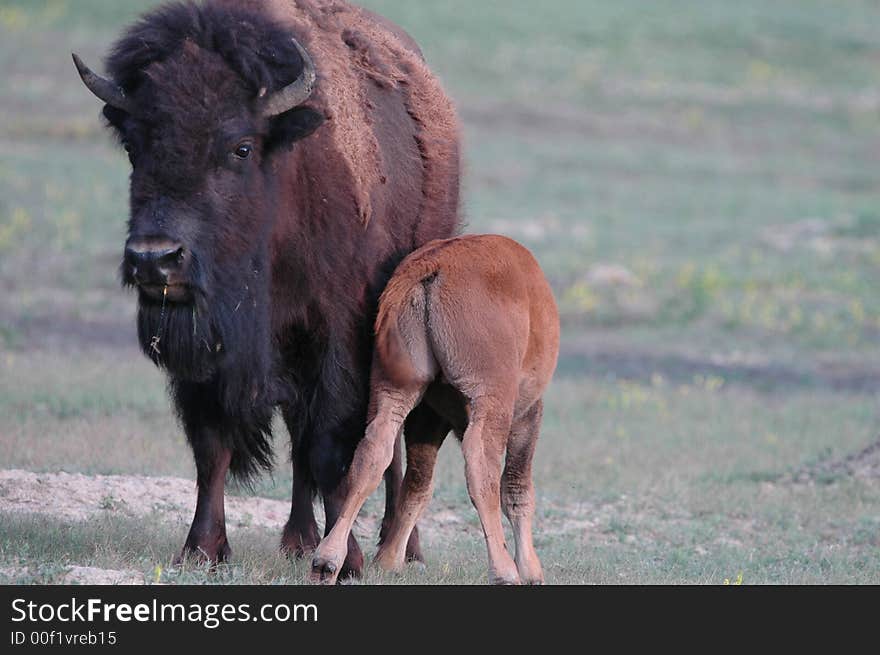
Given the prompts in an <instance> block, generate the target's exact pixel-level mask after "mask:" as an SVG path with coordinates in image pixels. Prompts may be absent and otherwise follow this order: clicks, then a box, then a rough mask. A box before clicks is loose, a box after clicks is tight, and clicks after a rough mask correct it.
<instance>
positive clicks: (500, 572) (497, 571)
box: [489, 562, 520, 585]
mask: <svg viewBox="0 0 880 655" xmlns="http://www.w3.org/2000/svg"><path fill="white" fill-rule="evenodd" d="M510 564H511V566H510V567H509V568H494V567H493V568H490V569H489V583H490V584H495V585H511V584H519V583H520V579H519V573H518V572H517V570H516V567H515V566H513V562H511V563H510Z"/></svg>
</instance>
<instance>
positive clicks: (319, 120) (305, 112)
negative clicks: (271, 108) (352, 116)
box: [265, 105, 325, 153]
mask: <svg viewBox="0 0 880 655" xmlns="http://www.w3.org/2000/svg"><path fill="white" fill-rule="evenodd" d="M324 120H325V119H324V114H322V113H320V112H318V111H316V110H315V109H312V108H311V107H308V106H305V105H302V106H299V107H294V108H293V109H291V110H289V111H286V112H284V113H283V114H279V115H278V116H275V117H274V118H272V120H271V121H270V123H269V134H268V136H267V137H266V140H265V151H266V153H274V152H275V151H277V150H281V149H283V148H289V147H290V146H291V145H293V143H294V142H295V141H299V140H300V139H304V138H306V137H307V136H309V135H310V134H311V133H312V132H314V131H315V130H317V129H318V128H319V127H321V125H322V124H323V122H324Z"/></svg>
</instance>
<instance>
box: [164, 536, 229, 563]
mask: <svg viewBox="0 0 880 655" xmlns="http://www.w3.org/2000/svg"><path fill="white" fill-rule="evenodd" d="M231 557H232V549H231V548H230V547H229V541H228V540H227V539H226V536H225V535H223V536H222V537H219V538H216V539H210V540H201V541H194V540H192V541H191V540H189V539H187V541H186V543H185V544H184V545H183V549H182V550H181V551H180V554H179V555H178V556H177V557H176V558H175V559H174V566H176V567H180V566H183V565H184V564H185V563H187V562H195V564H196V565H199V566H204V565H208V566H210V568H211V569H213V568H214V567H215V566H216V565H217V564H222V563H223V562H227V561H229V559H230V558H231Z"/></svg>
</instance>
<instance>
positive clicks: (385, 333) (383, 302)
mask: <svg viewBox="0 0 880 655" xmlns="http://www.w3.org/2000/svg"><path fill="white" fill-rule="evenodd" d="M420 263H421V264H423V265H422V266H418V265H416V266H409V267H408V268H407V269H406V270H405V271H404V272H403V273H404V274H403V275H398V274H395V276H394V277H393V278H392V279H391V281H390V282H389V283H388V286H387V287H386V288H385V291H384V292H383V293H382V297H381V298H380V300H379V313H378V315H377V317H376V350H375V353H376V354H375V357H376V358H377V361H378V364H379V365H380V366H381V369H382V372H383V373H384V375H385V377H386V378H387V379H388V380H389V381H390V382H392V383H393V384H394V385H395V386H400V387H406V386H410V385H414V384H415V385H424V384H427V383H429V382H431V381H432V380H433V379H434V377H435V376H436V374H437V362H436V360H435V359H434V354H433V352H432V349H431V341H430V338H429V334H428V312H429V306H428V305H429V299H428V293H427V287H428V286H429V285H430V284H431V283H432V282H433V281H434V280H435V279H436V278H437V276H438V272H437V270H436V269H435V268H433V267H432V266H430V263H429V262H413V264H420Z"/></svg>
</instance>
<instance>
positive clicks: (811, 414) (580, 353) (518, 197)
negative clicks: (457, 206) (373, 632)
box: [0, 0, 880, 584]
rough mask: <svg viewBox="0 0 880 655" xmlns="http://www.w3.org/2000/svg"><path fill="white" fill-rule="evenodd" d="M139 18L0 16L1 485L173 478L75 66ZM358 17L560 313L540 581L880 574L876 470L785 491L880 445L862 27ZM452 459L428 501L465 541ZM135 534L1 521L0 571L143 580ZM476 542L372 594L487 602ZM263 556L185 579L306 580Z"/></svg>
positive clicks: (422, 12) (121, 222)
mask: <svg viewBox="0 0 880 655" xmlns="http://www.w3.org/2000/svg"><path fill="white" fill-rule="evenodd" d="M148 4H155V3H144V2H135V1H134V0H124V1H116V2H104V1H99V0H77V1H76V2H73V1H72V0H67V1H64V0H51V1H47V2H42V3H40V2H30V1H27V2H26V1H24V0H15V1H7V2H4V3H2V5H0V70H2V71H3V73H4V74H3V75H0V113H2V115H3V117H4V120H3V121H2V124H0V144H2V146H3V147H4V151H5V153H6V155H7V156H6V157H4V158H3V160H2V161H0V281H2V289H3V292H2V293H0V463H2V466H3V467H4V468H12V467H20V468H27V469H30V470H37V471H56V470H66V471H79V472H85V473H132V474H148V475H178V476H192V463H191V461H190V456H189V453H188V449H187V446H186V443H185V439H184V437H183V435H182V432H181V430H180V428H179V426H177V424H176V423H175V421H174V418H173V416H172V413H171V411H170V408H169V406H168V402H167V399H166V397H165V392H164V381H163V379H162V376H161V375H160V374H159V372H158V371H156V370H155V369H153V368H152V366H151V365H150V364H149V362H147V361H146V360H145V359H144V358H143V357H142V356H141V355H140V354H139V353H138V351H137V348H136V345H135V335H134V324H133V311H134V308H133V299H132V298H131V296H130V295H128V294H125V293H124V292H122V291H121V290H119V288H118V282H117V271H116V269H117V265H118V261H119V256H120V252H121V244H122V241H123V239H124V232H125V219H126V213H127V205H126V203H127V175H128V165H127V162H126V161H125V158H124V156H123V155H122V154H121V153H119V152H118V149H117V148H116V147H115V145H114V144H113V143H112V139H111V137H110V136H109V135H108V134H106V133H105V132H104V130H103V129H102V128H101V124H100V121H99V120H98V109H99V106H98V103H97V102H96V101H95V100H94V98H93V97H92V96H91V95H90V94H89V93H88V92H87V91H86V90H85V89H84V88H82V85H81V84H80V82H79V80H78V79H77V78H76V75H75V73H74V70H73V66H72V64H71V62H70V55H69V53H70V52H71V51H72V50H76V51H77V52H79V53H80V54H81V55H83V56H84V57H85V58H86V59H87V61H89V62H91V63H92V64H93V65H94V66H96V67H100V58H101V56H102V54H103V53H104V52H105V51H106V48H107V46H108V45H109V44H110V43H111V42H112V40H113V38H114V37H115V35H117V34H118V33H119V30H120V29H121V27H122V26H123V25H124V24H126V23H127V22H128V21H130V20H131V19H132V18H133V17H134V16H136V15H137V13H138V11H140V10H141V9H142V8H143V7H144V6H146V5H148ZM365 4H366V5H368V6H369V7H371V8H373V9H375V10H377V11H379V12H381V13H383V14H385V15H387V16H389V17H390V18H392V19H393V20H395V21H397V22H398V23H400V24H401V25H402V26H404V27H405V28H406V29H407V30H408V31H409V32H410V33H411V34H413V36H414V37H416V39H417V40H418V41H419V43H420V44H421V45H422V46H423V49H424V51H425V53H426V56H427V58H428V61H429V63H430V64H431V66H432V68H433V69H434V70H435V71H437V72H438V74H439V75H440V77H441V78H442V79H443V81H444V84H445V85H446V87H447V88H448V90H449V91H450V93H451V95H452V96H453V97H454V98H455V100H456V104H457V106H458V108H459V110H460V113H461V116H462V119H463V124H464V136H465V158H466V178H465V184H464V195H465V213H466V222H467V229H468V230H469V231H474V232H479V231H492V232H503V233H506V234H508V235H510V236H512V237H514V238H516V239H518V240H520V241H522V242H523V243H524V244H526V245H527V246H528V247H530V248H531V249H532V250H533V251H534V253H535V254H536V256H537V257H538V259H539V261H540V262H541V264H542V266H543V267H544V269H545V271H546V272H547V274H548V276H549V278H550V279H551V282H552V284H553V287H554V290H555V292H556V295H557V298H558V300H559V304H560V308H561V310H562V315H563V323H564V325H563V352H562V357H561V359H560V365H559V373H558V375H557V378H556V380H555V382H554V384H553V386H552V387H551V389H550V391H549V392H548V396H547V410H546V416H545V422H544V430H543V432H542V435H541V440H540V446H539V448H538V454H537V457H536V462H535V477H536V484H537V488H538V493H539V518H538V524H537V529H536V539H537V543H538V548H539V552H540V554H541V556H542V558H543V561H544V564H545V568H546V570H547V577H548V580H550V581H553V582H559V583H621V582H622V583H669V582H671V583H721V582H722V581H723V580H724V579H725V578H728V579H731V580H735V579H736V577H737V576H738V574H739V573H742V574H743V582H744V583H745V584H748V583H773V582H776V583H828V582H840V583H875V584H876V583H877V582H880V555H878V552H880V551H878V549H877V545H878V543H880V536H878V535H880V528H878V522H877V520H876V517H877V516H878V515H880V490H878V480H877V478H876V477H871V476H867V477H866V476H850V475H846V474H838V473H836V472H832V473H817V474H816V475H815V476H814V477H813V478H812V482H811V483H809V484H805V483H793V482H791V475H792V474H793V473H795V472H797V471H804V470H807V471H810V470H812V469H811V467H817V468H816V470H817V471H820V470H824V469H821V467H818V465H819V464H821V463H823V462H829V461H834V460H837V459H840V458H843V457H845V456H847V455H849V454H851V453H855V452H858V451H859V450H861V449H862V448H863V447H864V446H865V445H867V444H868V443H871V442H872V441H874V440H875V439H876V438H877V436H878V433H880V420H878V417H880V412H878V404H877V393H878V390H880V348H878V346H880V294H878V293H877V289H878V288H880V183H878V178H877V175H876V169H877V154H876V153H877V148H878V143H880V100H878V89H880V74H878V67H877V64H878V62H880V32H878V31H877V30H876V25H878V24H880V7H878V6H877V4H876V3H873V2H868V1H867V0H864V1H860V0H847V1H840V2H830V1H825V0H780V1H778V2H773V3H766V2H758V1H757V0H747V1H745V2H737V3H730V2H724V1H723V0H703V1H699V2H698V1H696V0H692V1H685V0H666V1H664V2H658V3H649V4H646V3H644V2H636V1H635V0H632V1H630V0H626V1H623V2H615V3H608V2H599V1H587V2H582V1H575V0H554V1H553V2H552V3H550V5H548V7H547V8H546V11H542V12H540V13H535V11H534V7H533V4H532V3H527V2H520V1H519V0H517V1H511V2H500V1H494V0H493V1H487V2H480V3H473V2H465V1H464V0H454V1H452V2H445V3H412V2H403V1H402V0H369V1H368V2H365ZM609 266H613V267H616V269H617V270H623V271H624V272H625V273H626V274H627V275H626V276H624V278H623V279H618V280H617V281H609V280H608V279H607V278H606V279H603V277H602V275H601V274H600V273H601V271H602V270H603V267H604V268H605V270H607V269H608V267H609ZM276 444H277V445H278V452H279V457H278V460H279V461H278V465H277V467H276V470H275V471H274V472H273V475H272V476H267V477H266V478H264V479H263V480H261V481H260V482H259V483H258V484H257V486H256V488H255V489H254V490H252V491H249V490H241V489H239V490H236V491H235V493H244V494H247V493H257V494H260V495H267V496H271V497H274V498H286V497H287V496H288V494H289V485H290V473H289V470H288V468H289V467H288V465H287V464H286V461H285V453H286V452H287V447H286V444H285V439H284V436H283V431H282V430H279V434H278V435H277V436H276ZM457 450H458V449H457V447H456V445H455V444H454V443H453V440H452V439H450V442H449V443H448V444H447V445H446V446H445V447H444V449H443V451H442V452H441V458H440V464H439V468H438V476H437V486H436V492H435V496H436V500H435V504H434V505H432V508H434V509H436V508H437V507H439V506H441V505H442V506H443V507H451V508H453V509H454V510H455V511H456V513H458V514H460V515H461V516H462V517H463V518H465V520H466V522H467V524H468V525H469V526H471V527H473V526H474V525H475V524H476V523H475V522H476V516H475V513H474V511H473V508H472V507H470V504H469V501H468V498H467V493H466V490H465V487H464V482H463V473H462V465H461V456H460V453H458V452H457ZM370 503H371V505H370V507H371V508H372V509H374V510H375V509H376V508H377V507H379V505H380V503H381V499H380V498H379V499H375V498H374V499H372V500H371V501H370ZM429 511H431V509H430V508H429ZM129 521H130V519H125V518H122V517H112V516H111V517H109V518H105V519H103V520H101V521H98V520H92V521H88V522H85V523H82V524H65V523H64V522H63V521H62V520H60V519H59V520H58V521H57V522H52V521H49V522H48V523H47V522H46V521H45V520H44V519H43V518H33V517H21V516H11V515H3V516H0V567H2V566H19V565H27V566H29V567H30V568H31V569H32V570H33V571H34V573H32V574H29V575H31V577H30V578H28V579H25V580H22V581H24V582H27V581H30V582H40V581H49V580H51V579H54V578H57V576H58V575H60V572H61V571H63V567H64V566H66V565H69V564H79V565H87V564H91V565H94V566H101V567H105V568H133V569H135V570H139V571H143V572H144V573H145V574H146V575H148V576H149V575H150V573H151V572H152V571H153V569H154V567H155V565H156V564H157V563H163V562H167V560H168V558H169V557H170V555H171V554H173V553H174V552H176V550H177V548H178V547H179V545H180V541H181V540H182V537H183V535H181V534H178V533H177V531H176V529H169V528H168V527H167V526H164V525H162V524H161V523H160V522H159V519H158V517H150V518H149V519H148V520H146V522H144V523H143V524H141V523H139V524H138V525H137V526H134V525H132V524H131V523H129ZM566 521H568V522H569V524H570V525H569V528H570V529H568V530H567V531H563V532H558V531H556V532H554V530H557V528H558V527H559V526H561V525H563V526H564V525H566ZM579 522H580V523H579ZM279 529H280V526H279ZM468 535H470V536H468ZM472 537H473V535H472V533H468V534H467V535H463V536H461V538H459V539H452V540H451V541H449V542H446V541H442V540H441V541H439V542H437V543H432V544H428V546H429V547H428V548H427V551H428V552H427V554H428V557H429V560H430V561H429V564H428V568H427V570H426V571H425V572H424V573H416V572H409V573H407V574H406V575H405V576H404V577H403V578H393V579H385V578H378V577H376V574H375V573H374V572H369V573H368V577H367V581H383V582H389V581H402V582H415V583H418V582H426V583H435V582H456V583H459V582H460V583H471V582H481V581H482V580H483V577H484V574H485V571H484V568H483V562H484V558H485V555H484V552H483V546H482V544H481V543H480V540H479V539H478V538H472ZM277 538H278V534H277V533H273V532H271V531H265V530H261V529H253V530H241V531H239V532H237V533H236V534H235V536H234V537H233V548H234V549H235V550H236V561H235V563H234V564H233V565H232V566H231V567H229V568H227V569H224V571H223V572H222V573H221V574H220V575H209V574H207V573H205V572H203V571H202V572H199V571H190V572H187V573H184V574H180V577H178V578H176V579H177V580H178V581H198V582H218V581H220V582H240V581H255V582H262V583H272V582H299V581H301V580H302V576H303V571H302V570H301V565H298V564H291V563H288V562H287V561H286V560H283V559H281V558H279V557H277V556H276V555H275V550H274V547H275V544H276V542H277ZM53 576H54V577H53Z"/></svg>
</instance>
